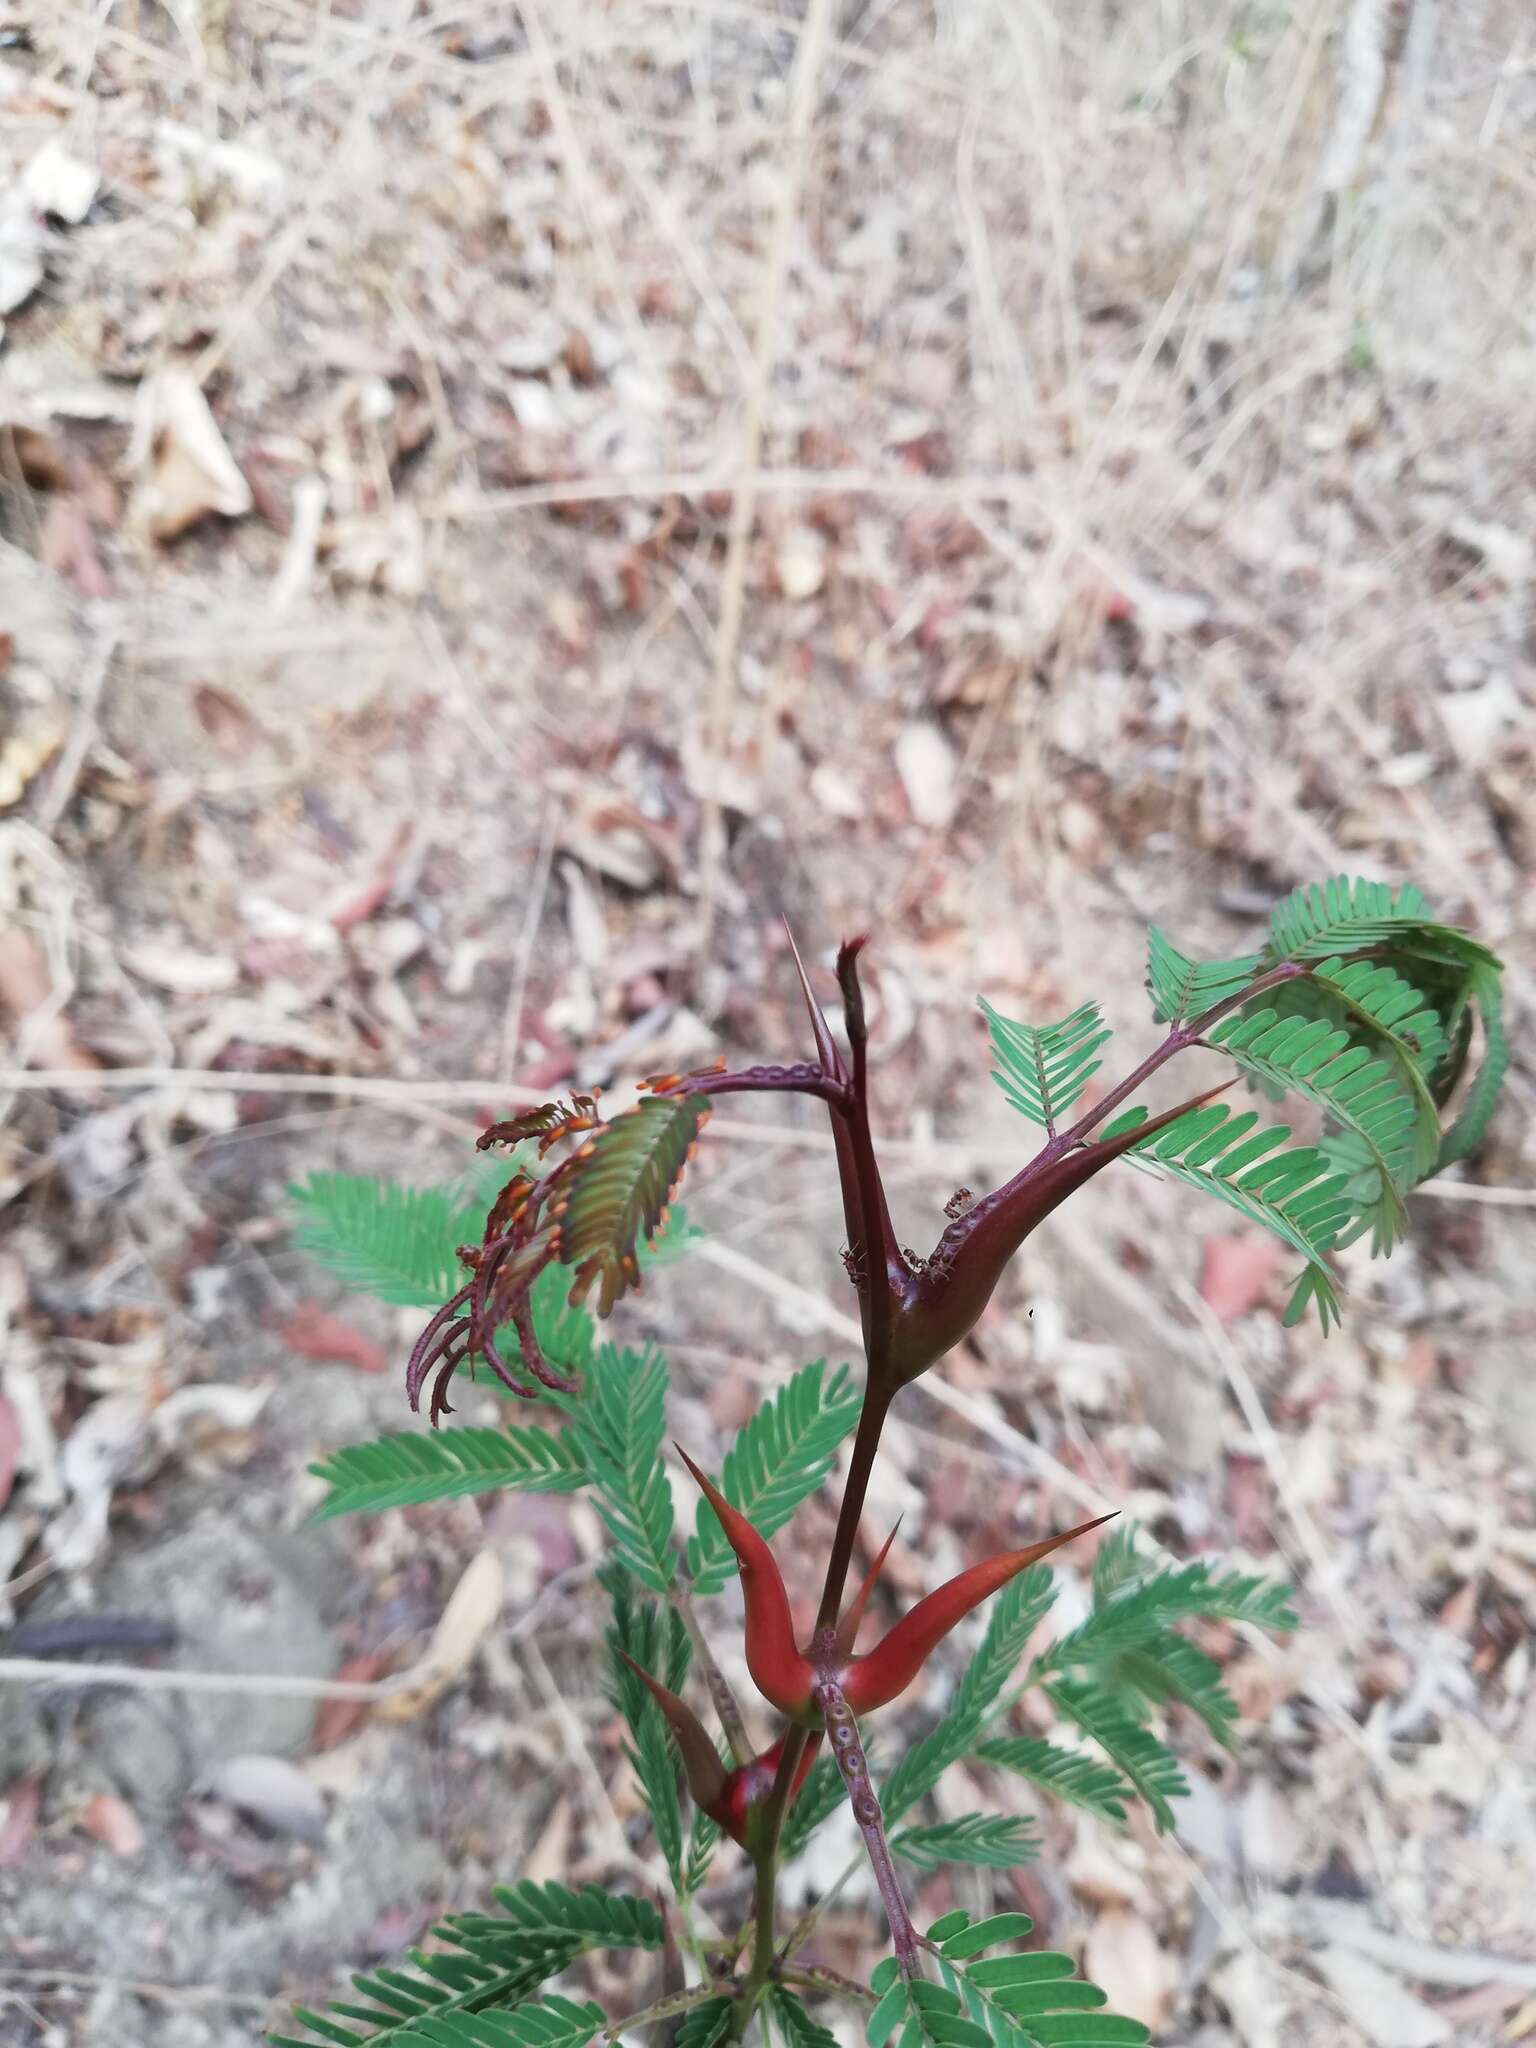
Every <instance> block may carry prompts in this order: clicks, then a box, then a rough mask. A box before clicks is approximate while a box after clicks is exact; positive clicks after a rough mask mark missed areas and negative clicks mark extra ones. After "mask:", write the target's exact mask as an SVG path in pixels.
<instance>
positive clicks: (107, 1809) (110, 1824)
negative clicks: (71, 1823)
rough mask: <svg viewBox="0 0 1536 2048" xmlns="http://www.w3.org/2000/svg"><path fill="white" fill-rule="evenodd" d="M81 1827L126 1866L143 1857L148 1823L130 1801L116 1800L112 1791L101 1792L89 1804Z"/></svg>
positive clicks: (87, 1803)
mask: <svg viewBox="0 0 1536 2048" xmlns="http://www.w3.org/2000/svg"><path fill="white" fill-rule="evenodd" d="M80 1825H81V1826H82V1827H83V1828H84V1829H85V1832H86V1833H87V1834H88V1835H89V1836H90V1837H91V1839H92V1840H93V1841H96V1842H100V1843H101V1844H102V1846H103V1847H104V1848H107V1849H110V1850H111V1851H112V1854H113V1855H114V1856H120V1857H121V1858H122V1859H123V1861H124V1862H125V1863H131V1862H132V1861H133V1860H134V1858H135V1857H137V1856H140V1855H142V1854H143V1851H144V1823H143V1822H142V1821H141V1820H140V1819H139V1816H138V1815H137V1814H136V1813H135V1812H134V1810H133V1808H132V1807H131V1806H130V1805H129V1804H128V1802H127V1800H126V1799H118V1798H115V1797H114V1796H113V1794H112V1793H110V1792H98V1793H97V1794H96V1795H95V1797H94V1798H92V1799H90V1800H88V1801H87V1802H86V1808H85V1812H84V1813H83V1814H82V1815H81V1816H80Z"/></svg>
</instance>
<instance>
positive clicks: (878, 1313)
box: [727, 1018, 896, 2041]
mask: <svg viewBox="0 0 1536 2048" xmlns="http://www.w3.org/2000/svg"><path fill="white" fill-rule="evenodd" d="M851 1024H852V1019H851V1018H850V1025H851ZM860 1025H861V1026H862V1019H861V1020H860ZM849 1036H850V1039H851V1040H852V1049H853V1058H854V1074H853V1087H852V1091H851V1092H852V1097H853V1100H852V1103H851V1105H850V1108H849V1110H848V1111H847V1112H844V1113H845V1114H846V1115H847V1125H846V1128H847V1131H848V1135H849V1139H850V1141H851V1149H852V1153H853V1160H854V1171H855V1176H856V1180H857V1185H858V1197H859V1207H860V1209H861V1211H862V1212H863V1214H862V1218H861V1223H862V1229H861V1231H860V1236H861V1238H862V1245H863V1253H864V1256H863V1260H862V1262H861V1263H862V1269H863V1274H864V1282H863V1284H864V1286H865V1287H866V1288H867V1290H868V1297H867V1298H868V1304H869V1313H868V1315H867V1316H866V1318H865V1324H864V1358H865V1379H864V1405H863V1407H862V1408H861V1409H860V1410H859V1426H858V1428H857V1430H856V1431H855V1432H854V1439H853V1453H852V1456H851V1458H850V1461H849V1466H848V1483H847V1485H846V1486H845V1487H844V1488H843V1498H842V1504H841V1506H840V1507H839V1509H838V1513H837V1528H836V1531H835V1532H834V1534H833V1537H832V1554H831V1556H830V1557H829V1558H828V1560H827V1576H826V1580H825V1582H824V1583H823V1585H822V1589H821V1605H820V1607H819V1608H818V1609H817V1613H816V1633H817V1634H818V1635H819V1634H820V1633H821V1631H822V1630H823V1629H828V1628H831V1627H833V1626H834V1625H835V1623H836V1621H837V1611H838V1608H839V1607H840V1606H841V1604H842V1598H843V1588H844V1586H845V1585H846V1584H847V1581H848V1567H849V1565H850V1563H851V1562H852V1560H853V1547H854V1544H855V1543H856V1542H857V1541H858V1534H859V1519H860V1517H861V1515H862V1514H863V1512H864V1497H865V1495H866V1493H867V1492H868V1491H869V1478H870V1474H871V1472H873V1470H874V1466H875V1457H876V1454H877V1453H878V1451H879V1449H880V1433H881V1431H882V1430H883V1429H884V1428H885V1418H886V1416H887V1415H888V1414H889V1412H890V1406H891V1400H892V1398H893V1396H894V1394H895V1392H896V1389H895V1387H894V1386H893V1385H892V1384H891V1376H890V1370H889V1357H890V1341H891V1339H890V1332H891V1307H890V1292H889V1290H890V1286H891V1279H890V1275H889V1273H888V1271H887V1269H886V1258H885V1243H884V1233H883V1231H882V1230H881V1228H880V1215H881V1191H880V1169H879V1165H878V1163H877V1162H876V1159H875V1147H874V1140H873V1137H872V1136H871V1133H870V1128H869V1104H868V1096H867V1093H866V1067H865V1059H864V1034H863V1030H862V1028H860V1029H858V1030H852V1029H851V1030H850V1033H849ZM834 1113H836V1112H834ZM810 1734H811V1732H810V1730H809V1729H808V1728H800V1727H795V1728H792V1729H791V1730H790V1732H789V1739H788V1740H787V1741H786V1742H785V1744H784V1754H783V1755H782V1756H781V1757H780V1758H779V1768H778V1771H777V1773H776V1774H775V1776H774V1780H773V1790H772V1791H771V1792H770V1793H769V1795H768V1804H767V1806H766V1808H765V1809H764V1812H763V1818H762V1822H761V1833H760V1835H759V1838H758V1846H757V1847H756V1848H755V1849H754V1851H753V1858H752V1860H753V1868H754V1870H755V1872H756V1884H755V1888H754V1893H753V1906H752V1914H753V1921H754V1927H753V1943H752V1962H751V1965H750V1967H749V1969H748V1971H747V1979H746V1982H745V1983H744V1984H743V1986H742V1988H741V1991H740V1993H739V1994H738V1996H737V1999H736V2004H735V2008H734V2010H733V2011H732V2013H731V2023H730V2028H729V2031H728V2035H727V2038H728V2039H729V2040H731V2041H739V2040H740V2039H741V2038H742V2036H743V2034H745V2032H746V2030H747V2024H748V2022H749V2021H750V2019H751V2017H752V2014H753V2013H754V2012H755V2011H756V2010H757V2006H758V2001H759V1999H760V1998H761V1996H762V1993H763V1989H764V1987H765V1986H766V1985H767V1984H768V1982H769V1981H770V1979H771V1977H772V1975H773V1970H774V1963H775V1953H774V1937H775V1924H774V1905H775V1892H776V1889H777V1884H778V1874H779V1833H780V1830H781V1829H782V1827H783V1825H784V1815H785V1813H786V1812H787V1811H788V1809H789V1797H790V1788H791V1787H792V1786H793V1784H794V1782H795V1776H796V1773H797V1772H798V1771H799V1768H800V1759H801V1758H802V1757H803V1756H804V1754H805V1745H806V1743H807V1742H809V1740H810Z"/></svg>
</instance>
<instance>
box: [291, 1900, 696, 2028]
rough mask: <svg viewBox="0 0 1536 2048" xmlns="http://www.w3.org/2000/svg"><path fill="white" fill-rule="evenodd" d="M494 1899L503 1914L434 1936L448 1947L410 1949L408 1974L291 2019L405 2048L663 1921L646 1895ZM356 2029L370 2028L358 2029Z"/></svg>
mask: <svg viewBox="0 0 1536 2048" xmlns="http://www.w3.org/2000/svg"><path fill="white" fill-rule="evenodd" d="M494 1896H495V1898H496V1900H497V1902H498V1904H499V1905H500V1907H501V1909H502V1910H501V1911H500V1912H498V1913H458V1914H454V1915H453V1916H452V1917H451V1918H450V1919H448V1920H445V1921H444V1922H442V1924H441V1925H439V1926H438V1927H435V1928H434V1929H433V1933H434V1935H435V1936H436V1938H437V1939H438V1940H440V1941H443V1942H446V1943H448V1944H449V1949H448V1950H447V1951H443V1952H435V1953H432V1954H426V1953H424V1952H423V1951H421V1950H419V1949H413V1950H411V1952H410V1961H411V1963H412V1964H413V1966H414V1968H413V1969H412V1970H410V1971H406V1970H401V1969H381V1970H375V1971H371V1972H369V1973H367V1974H366V1975H363V1976H358V1977H354V1978H353V1980H352V1982H353V1985H354V1987H355V1990H356V1992H357V1997H356V1998H352V1999H336V2000H333V2001H332V2002H331V2005H330V2008H329V2013H328V2014H320V2013H314V2012H310V2011H308V2010H306V2009H305V2008H303V2007H300V2008H299V2009H298V2010H297V2011H296V2013H295V2015H294V2017H295V2018H296V2019H297V2020H298V2021H299V2022H300V2024H301V2025H303V2026H306V2027H308V2028H309V2029H310V2030H311V2031H312V2033H313V2035H315V2036H317V2037H318V2038H319V2039H320V2040H323V2041H328V2042H333V2043H335V2044H336V2048H404V2044H405V2043H406V2042H407V2041H409V2040H411V2039H412V2038H413V2037H414V2038H416V2039H418V2040H419V2039H420V2029H421V2028H422V2026H424V2025H425V2024H427V2023H428V2022H431V2021H435V2022H438V2023H446V2022H448V2021H450V2020H453V2021H457V2020H458V2019H459V2018H460V2017H461V2016H469V2015H478V2014H481V2013H483V2012H485V2011H487V2010H490V2009H492V2008H501V2007H508V2006H510V2007H516V2006H517V2005H518V2004H519V2001H521V2000H523V1999H526V1998H527V1997H528V1996H529V1994H530V1993H532V1992H533V1991H535V1990H537V1989H538V1987H539V1985H541V1984H543V1983H547V1982H548V1980H549V1979H550V1978H551V1977H556V1976H558V1975H559V1974H560V1972H561V1971H562V1970H566V1969H569V1967H570V1966H571V1964H572V1963H573V1962H575V1961H576V1960H577V1958H578V1957H580V1956H582V1955H585V1954H587V1953H588V1952H589V1951H590V1950H592V1949H596V1948H639V1949H657V1948H660V1947H661V1945H662V1941H663V1927H662V1921H661V1916H660V1914H659V1913H658V1912H657V1911H656V1908H655V1907H654V1906H653V1905H652V1904H651V1903H650V1901H649V1900H648V1899H637V1898H627V1897H625V1896H623V1895H622V1894H620V1893H615V1892H610V1891H603V1890H599V1889H598V1887H597V1886H596V1885H586V1886H584V1887H583V1888H582V1889H581V1890H580V1891H573V1890H571V1889H570V1888H569V1887H568V1886H566V1885H562V1884H544V1885H535V1884H531V1883H526V1882H525V1883H523V1884H520V1885H516V1886H512V1887H499V1888H498V1889H497V1890H496V1892H495V1894H494ZM364 2001H366V2002H364ZM348 2021H356V2022H357V2023H358V2025H357V2026H353V2025H348V2024H346V2022H348ZM359 2026H360V2027H365V2028H367V2029H368V2031H367V2032H366V2033H363V2032H360V2031H359ZM268 2038H269V2039H270V2040H271V2041H272V2042H273V2044H274V2048H317V2043H316V2041H314V2040H309V2041H301V2040H298V2039H296V2038H295V2037H293V2036H292V2035H287V2034H273V2035H270V2036H269V2037H268ZM429 2038H430V2037H429ZM439 2038H441V2037H439ZM470 2038H471V2039H472V2038H473V2036H471V2037H470Z"/></svg>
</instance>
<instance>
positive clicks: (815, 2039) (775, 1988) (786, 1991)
mask: <svg viewBox="0 0 1536 2048" xmlns="http://www.w3.org/2000/svg"><path fill="white" fill-rule="evenodd" d="M768 2010H769V2012H770V2014H771V2015H772V2016H773V2019H774V2020H775V2021H776V2023H777V2025H778V2029H779V2032H780V2033H781V2034H782V2035H783V2036H784V2038H785V2040H786V2042H787V2043H788V2044H789V2048H838V2043H837V2036H836V2035H835V2034H834V2033H833V2032H832V2030H831V2028H830V2027H824V2026H823V2025H822V2024H821V2022H820V2020H817V2019H813V2018H812V2017H811V2015H810V2014H809V2013H808V2012H807V2011H806V2009H805V2007H804V2006H803V2005H802V2004H801V2002H800V2000H799V1998H798V1997H797V1996H796V1994H795V1993H794V1992H793V1991H791V1990H790V1988H789V1986H788V1985H787V1984H775V1985H772V1986H771V1987H770V1989H769V1992H768Z"/></svg>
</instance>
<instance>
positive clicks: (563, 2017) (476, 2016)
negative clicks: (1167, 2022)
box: [400, 1998, 608, 2048]
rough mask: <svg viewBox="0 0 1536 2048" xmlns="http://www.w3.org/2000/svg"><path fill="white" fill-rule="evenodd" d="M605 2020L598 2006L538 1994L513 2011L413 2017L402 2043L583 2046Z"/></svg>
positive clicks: (417, 2047)
mask: <svg viewBox="0 0 1536 2048" xmlns="http://www.w3.org/2000/svg"><path fill="white" fill-rule="evenodd" d="M607 2024H608V2015H607V2014H606V2013H605V2012H604V2011H603V2009H602V2007H601V2006H598V2005H591V2004H586V2005H577V2004H575V2003H574V2002H573V2001H572V2000H571V1999H569V1998H540V1999H536V2000H534V2001H532V2002H531V2003H529V2004H527V2005H519V2006H516V2007H514V2008H513V2010H512V2011H511V2012H481V2013H450V2014H445V2015H442V2016H438V2017H432V2018H428V2019H421V2020H417V2021H416V2022H415V2023H414V2024H413V2026H412V2027H411V2029H410V2031H409V2032H408V2033H406V2034H404V2035H403V2036H402V2037H401V2043H400V2048H587V2043H588V2042H589V2041H590V2040H592V2039H593V2038H594V2036H596V2035H597V2034H600V2033H601V2032H602V2031H603V2029H604V2028H605V2027H606V2026H607Z"/></svg>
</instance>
